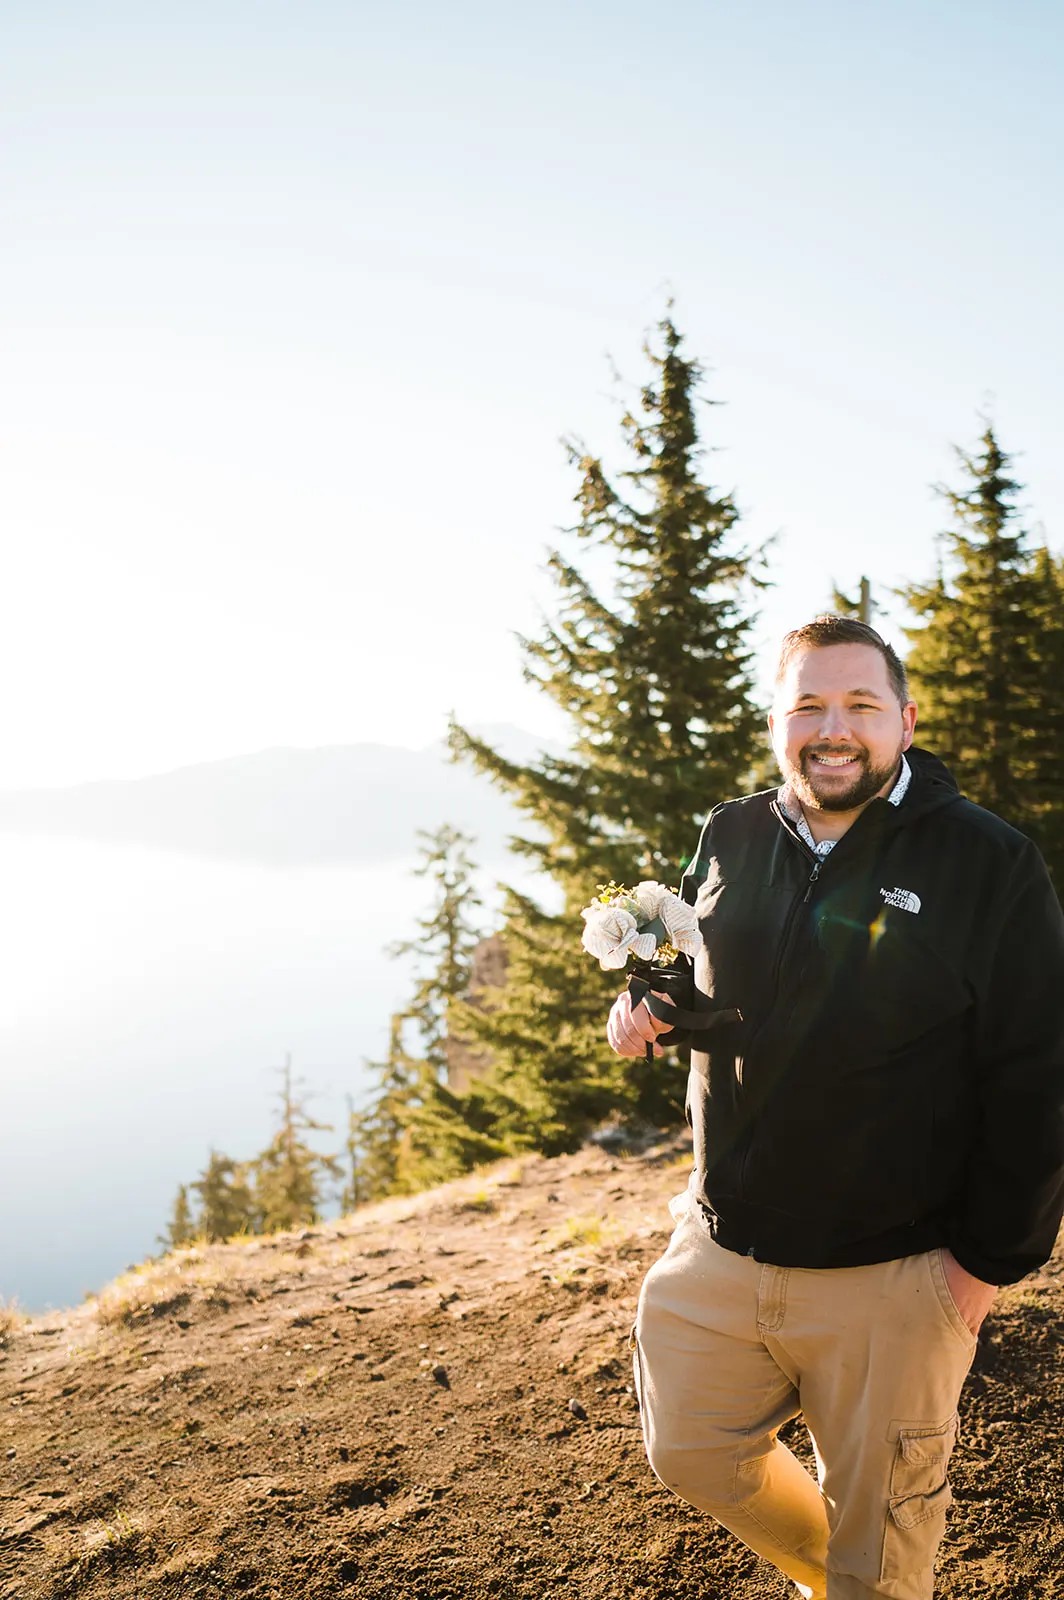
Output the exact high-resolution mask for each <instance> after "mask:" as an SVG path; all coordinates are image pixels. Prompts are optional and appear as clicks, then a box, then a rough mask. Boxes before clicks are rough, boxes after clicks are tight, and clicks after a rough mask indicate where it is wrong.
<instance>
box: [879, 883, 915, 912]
mask: <svg viewBox="0 0 1064 1600" xmlns="http://www.w3.org/2000/svg"><path fill="white" fill-rule="evenodd" d="M879 892H880V894H881V895H882V896H883V898H884V900H885V901H886V902H887V905H888V906H897V908H898V910H899V911H911V912H912V913H913V914H914V915H915V914H916V912H917V911H919V909H920V896H919V895H918V894H913V892H912V890H911V889H880V891H879Z"/></svg>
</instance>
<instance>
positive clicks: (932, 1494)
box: [880, 1415, 957, 1580]
mask: <svg viewBox="0 0 1064 1600" xmlns="http://www.w3.org/2000/svg"><path fill="white" fill-rule="evenodd" d="M956 1439H957V1418H956V1416H955V1415H954V1416H952V1417H950V1419H949V1421H948V1422H943V1423H940V1424H936V1425H935V1426H933V1427H927V1428H901V1429H899V1431H898V1447H897V1450H896V1452H895V1456H894V1465H893V1468H892V1470H891V1476H890V1499H889V1511H888V1515H887V1523H886V1529H885V1531H884V1535H883V1561H882V1568H881V1571H880V1577H881V1578H882V1579H884V1580H886V1579H888V1578H906V1577H909V1576H910V1575H911V1574H913V1573H915V1572H920V1571H922V1570H923V1569H924V1568H925V1567H930V1566H932V1565H933V1564H934V1560H935V1553H936V1551H937V1550H938V1547H939V1544H940V1543H941V1541H942V1535H943V1534H944V1533H945V1531H946V1512H947V1510H948V1509H949V1507H950V1505H951V1504H952V1501H953V1492H952V1490H951V1489H950V1486H949V1481H948V1479H947V1477H946V1469H947V1467H948V1466H949V1458H950V1453H951V1451H952V1450H953V1446H954V1444H955V1443H956Z"/></svg>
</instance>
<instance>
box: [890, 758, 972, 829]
mask: <svg viewBox="0 0 1064 1600" xmlns="http://www.w3.org/2000/svg"><path fill="white" fill-rule="evenodd" d="M905 759H906V761H907V762H908V763H909V766H910V767H911V768H912V775H913V781H912V783H911V785H910V787H909V792H908V794H907V795H906V796H905V799H904V800H903V801H902V803H901V805H900V806H898V808H897V810H898V820H899V821H908V820H909V819H911V818H913V817H916V816H923V815H924V814H925V813H926V812H928V811H937V810H938V808H939V807H940V806H946V805H952V804H953V802H954V801H956V800H960V799H961V792H960V789H959V788H958V786H957V780H956V778H955V777H954V776H953V774H952V772H951V771H950V770H949V768H948V767H947V765H946V763H945V762H944V761H940V760H939V758H938V756H934V755H932V754H931V752H930V750H924V749H921V747H920V746H919V745H916V744H914V745H912V746H911V748H910V749H908V750H906V752H905Z"/></svg>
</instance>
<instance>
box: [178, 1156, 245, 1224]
mask: <svg viewBox="0 0 1064 1600" xmlns="http://www.w3.org/2000/svg"><path fill="white" fill-rule="evenodd" d="M192 1189H193V1191H194V1193H195V1194H196V1195H198V1197H199V1207H198V1213H199V1214H198V1218H197V1222H196V1233H197V1235H199V1236H201V1237H203V1238H205V1239H210V1240H217V1239H231V1238H232V1237H233V1235H234V1234H237V1233H251V1232H255V1224H256V1208H255V1202H254V1199H253V1197H252V1193H251V1189H250V1187H249V1185H248V1179H247V1168H246V1166H244V1165H243V1164H242V1163H240V1162H237V1161H234V1160H232V1158H231V1157H230V1156H227V1155H223V1154H222V1152H221V1151H220V1150H212V1151H211V1152H210V1155H209V1157H208V1160H207V1165H206V1167H205V1168H204V1170H203V1171H202V1172H201V1173H200V1175H199V1177H198V1178H197V1179H196V1181H195V1182H194V1183H193V1184H192Z"/></svg>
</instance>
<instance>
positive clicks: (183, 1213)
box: [159, 1183, 197, 1250]
mask: <svg viewBox="0 0 1064 1600" xmlns="http://www.w3.org/2000/svg"><path fill="white" fill-rule="evenodd" d="M196 1233H197V1228H196V1219H195V1216H194V1215H193V1210H192V1203H191V1201H190V1200H189V1196H188V1184H187V1183H179V1184H178V1186H177V1193H176V1195H175V1196H174V1208H173V1210H172V1211H171V1213H170V1221H169V1223H168V1224H167V1228H166V1232H165V1233H164V1234H162V1235H161V1236H159V1243H160V1244H161V1245H162V1246H163V1248H164V1249H165V1250H180V1248H181V1247H182V1245H186V1244H191V1243H192V1241H193V1239H194V1238H195V1237H196Z"/></svg>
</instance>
